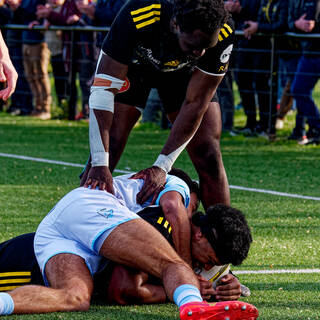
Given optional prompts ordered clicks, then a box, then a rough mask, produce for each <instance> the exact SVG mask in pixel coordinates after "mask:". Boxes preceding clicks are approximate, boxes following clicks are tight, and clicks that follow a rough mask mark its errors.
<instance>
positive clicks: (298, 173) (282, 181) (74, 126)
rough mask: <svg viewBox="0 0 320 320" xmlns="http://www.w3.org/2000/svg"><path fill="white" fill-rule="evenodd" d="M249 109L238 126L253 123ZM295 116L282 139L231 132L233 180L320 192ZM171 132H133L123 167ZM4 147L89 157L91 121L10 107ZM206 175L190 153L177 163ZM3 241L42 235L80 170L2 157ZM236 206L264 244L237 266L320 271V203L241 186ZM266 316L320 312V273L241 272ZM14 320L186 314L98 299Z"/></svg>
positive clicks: (4, 120)
mask: <svg viewBox="0 0 320 320" xmlns="http://www.w3.org/2000/svg"><path fill="white" fill-rule="evenodd" d="M243 121H244V119H243V117H242V115H241V113H239V112H238V113H237V115H236V118H235V122H236V123H235V124H236V126H237V125H241V124H242V125H243ZM293 121H294V117H293V116H291V117H289V120H288V121H287V122H286V127H285V129H284V130H283V131H280V132H279V135H278V140H277V141H275V142H273V143H270V142H269V141H267V140H264V139H263V138H245V137H243V136H236V137H231V136H229V135H228V134H224V135H223V136H222V140H221V149H222V154H223V159H224V164H225V167H226V170H227V174H228V178H229V183H230V185H233V186H243V187H250V188H257V189H268V190H274V191H278V192H286V193H291V194H299V195H305V196H313V197H320V180H319V177H320V147H319V146H305V147H303V146H299V145H297V144H296V143H295V142H291V141H290V142H289V141H287V140H286V136H288V135H289V133H290V130H291V128H292V126H293ZM168 133H169V131H162V130H160V129H159V128H157V127H155V126H150V125H140V126H137V127H136V128H135V129H134V131H133V132H132V134H131V136H130V139H129V142H128V145H127V148H126V150H125V153H124V155H123V157H122V159H121V161H120V163H119V166H118V168H119V169H124V170H132V171H137V170H140V169H142V168H144V167H148V166H150V164H152V163H153V161H154V160H155V159H156V156H157V154H158V152H159V151H160V150H161V147H162V146H163V143H164V141H165V140H166V137H167V135H168ZM0 153H6V154H9V153H10V154H17V155H24V156H29V157H35V158H45V159H51V160H60V161H65V162H72V163H79V164H80V163H85V161H86V159H87V156H88V154H89V147H88V124H87V123H86V122H69V121H62V120H51V121H41V120H33V119H31V118H28V117H13V116H8V115H7V114H5V113H0ZM176 166H177V167H181V168H182V169H184V170H186V171H187V172H189V173H190V174H191V176H192V177H193V178H197V176H196V174H195V171H194V169H193V167H192V165H191V163H190V161H189V159H188V156H187V155H186V153H185V152H184V153H183V154H182V155H181V156H180V157H179V159H178V161H177V163H176ZM0 168H1V170H0V172H1V174H0V241H4V240H6V239H8V238H11V237H14V236H17V235H19V234H21V233H25V232H32V231H34V230H35V229H36V227H37V225H38V223H39V222H40V221H41V219H42V218H43V217H44V216H45V215H46V213H47V212H48V211H49V210H50V209H51V208H52V206H53V205H54V204H55V203H56V201H57V200H58V199H59V198H60V197H62V196H63V195H64V194H65V193H67V192H68V191H70V190H71V189H72V188H75V187H77V186H78V183H79V180H78V174H79V173H80V171H81V169H80V168H75V167H69V166H64V165H56V164H49V163H39V162H34V161H26V160H18V159H13V158H5V157H2V156H0ZM231 201H232V205H233V206H235V207H238V208H239V209H241V210H243V211H244V212H245V213H246V216H247V219H248V221H249V224H250V226H251V228H252V233H253V238H254V242H253V244H252V248H251V251H250V254H249V257H248V259H247V260H246V261H245V262H244V264H243V265H242V266H241V267H237V268H233V270H234V271H244V270H255V271H261V270H268V271H275V270H279V269H289V270H294V269H320V250H319V239H320V201H315V200H306V199H299V198H290V197H283V196H280V195H270V194H265V193H256V192H249V191H241V190H235V189H231ZM239 279H240V280H241V282H242V283H244V284H246V285H248V286H249V287H250V289H251V292H252V295H251V297H249V298H245V299H244V300H245V301H247V302H249V303H253V304H255V305H256V306H257V307H258V309H259V311H260V317H259V319H264V320H287V319H292V320H298V319H299V320H300V319H301V320H307V319H310V320H311V319H312V320H316V319H320V274H319V273H317V274H316V273H312V274H305V273H302V274H291V273H284V274H277V273H274V274H241V275H239ZM10 318H11V319H23V320H24V319H25V320H29V319H50V320H51V319H79V320H80V319H81V320H82V319H89V320H90V319H108V320H113V319H114V320H120V319H132V320H135V319H139V320H140V319H141V320H162V319H172V320H173V319H178V312H177V308H176V307H175V306H174V305H173V304H165V305H150V306H129V307H117V306H100V305H95V306H92V307H91V309H90V311H89V312H88V313H54V314H48V315H23V316H11V317H10Z"/></svg>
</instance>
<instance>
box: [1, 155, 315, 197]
mask: <svg viewBox="0 0 320 320" xmlns="http://www.w3.org/2000/svg"><path fill="white" fill-rule="evenodd" d="M0 157H5V158H13V159H20V160H29V161H37V162H44V163H51V164H57V165H62V166H68V167H77V168H83V167H84V164H79V163H72V162H65V161H57V160H50V159H43V158H34V157H28V156H21V155H17V154H11V153H2V152H0ZM114 171H115V172H118V173H133V172H132V171H128V170H118V169H115V170H114ZM230 189H236V190H243V191H250V192H259V193H267V194H272V195H276V196H281V197H289V198H297V199H305V200H315V201H320V197H312V196H303V195H300V194H294V193H286V192H278V191H273V190H266V189H256V188H246V187H241V186H233V185H230Z"/></svg>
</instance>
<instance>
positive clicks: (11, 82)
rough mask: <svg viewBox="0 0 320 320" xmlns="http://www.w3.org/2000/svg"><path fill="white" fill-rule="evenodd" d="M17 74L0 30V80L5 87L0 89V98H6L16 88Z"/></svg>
mask: <svg viewBox="0 0 320 320" xmlns="http://www.w3.org/2000/svg"><path fill="white" fill-rule="evenodd" d="M17 80H18V74H17V72H16V69H15V68H14V66H13V64H12V62H11V59H10V56H9V51H8V48H7V46H6V44H5V42H4V40H3V37H2V34H1V31H0V82H6V83H7V85H6V87H5V88H4V89H3V90H1V91H0V99H2V100H7V99H8V98H9V97H10V96H11V95H12V93H13V92H14V90H15V88H16V83H17Z"/></svg>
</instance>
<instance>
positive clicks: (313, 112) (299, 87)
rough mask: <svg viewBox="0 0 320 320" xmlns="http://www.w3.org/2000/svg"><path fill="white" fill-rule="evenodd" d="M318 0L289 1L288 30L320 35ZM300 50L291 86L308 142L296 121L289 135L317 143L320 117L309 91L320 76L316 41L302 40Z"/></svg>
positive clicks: (319, 55)
mask: <svg viewBox="0 0 320 320" xmlns="http://www.w3.org/2000/svg"><path fill="white" fill-rule="evenodd" d="M319 14H320V0H289V19H288V20H289V27H290V29H291V31H294V32H302V33H307V34H308V33H319V31H320V26H319ZM301 46H302V50H303V54H302V57H301V58H300V60H299V63H298V68H297V72H296V76H295V78H294V81H293V83H292V94H293V97H294V98H295V99H296V103H297V110H298V115H299V116H300V117H305V118H306V119H307V123H308V125H309V130H308V132H307V139H305V138H303V135H304V133H303V128H301V127H300V126H299V124H300V123H298V122H296V127H295V128H294V130H293V133H292V135H295V136H296V137H297V140H298V142H300V144H311V143H315V144H319V143H320V114H319V110H318V108H317V106H316V104H315V102H314V100H313V98H312V91H313V89H314V87H315V85H316V83H317V81H318V79H319V77H320V49H319V39H318V38H316V39H301Z"/></svg>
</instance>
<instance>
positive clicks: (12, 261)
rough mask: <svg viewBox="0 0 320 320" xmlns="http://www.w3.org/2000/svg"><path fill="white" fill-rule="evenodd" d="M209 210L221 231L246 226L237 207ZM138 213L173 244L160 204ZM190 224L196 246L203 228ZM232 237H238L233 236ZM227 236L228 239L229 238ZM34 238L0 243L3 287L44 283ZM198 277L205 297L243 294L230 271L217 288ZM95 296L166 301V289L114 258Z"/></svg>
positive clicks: (129, 301)
mask: <svg viewBox="0 0 320 320" xmlns="http://www.w3.org/2000/svg"><path fill="white" fill-rule="evenodd" d="M210 210H211V211H210V212H211V215H213V213H214V214H221V216H220V217H219V220H218V221H216V224H219V233H223V232H224V230H225V228H226V221H227V224H228V228H230V226H229V225H230V221H233V222H234V223H233V225H234V226H237V225H240V227H242V228H245V229H246V228H247V225H246V224H245V223H243V222H241V219H242V215H241V214H240V215H238V211H237V210H235V209H232V208H229V207H224V206H221V205H220V206H216V207H212V208H211V209H210ZM138 214H139V216H141V217H142V218H143V219H144V220H145V221H147V222H148V223H150V224H151V225H153V226H154V227H155V228H156V229H157V230H158V231H159V232H160V233H161V234H162V235H163V236H164V237H165V238H166V239H167V240H168V241H169V243H170V244H171V245H172V244H173V241H172V232H171V226H170V224H168V221H167V220H166V218H165V216H164V214H163V211H162V209H161V207H159V206H156V207H155V206H153V207H147V208H145V209H143V210H142V211H140V212H139V213H138ZM198 215H200V213H197V214H196V215H195V216H194V218H193V220H194V221H195V220H196V219H197V218H198ZM239 219H240V220H239ZM191 228H192V242H191V247H197V242H198V241H199V232H201V230H199V229H198V228H197V227H196V226H195V225H194V224H193V223H192V222H191ZM231 230H232V228H231V229H230V231H231ZM229 237H230V235H229ZM247 237H248V239H249V238H250V236H249V235H247ZM200 239H201V237H200ZM232 239H234V240H235V241H237V240H238V239H237V238H234V237H232ZM232 239H230V240H229V241H231V240H232ZM224 240H225V241H224V243H225V242H226V241H227V239H224ZM33 242H34V233H28V234H24V235H21V236H18V237H16V238H13V239H10V240H8V241H6V242H4V243H2V244H0V278H1V280H2V282H1V284H0V291H9V290H12V289H14V288H15V287H19V286H22V285H26V284H41V285H43V284H44V282H43V279H42V275H41V272H40V268H39V266H38V263H37V260H36V257H35V254H34V249H33ZM248 245H249V242H247V243H246V246H245V247H244V248H240V251H242V252H243V253H242V254H243V255H245V254H246V252H247V246H248ZM217 246H218V247H221V244H219V243H218V244H217ZM221 250H222V249H220V251H221ZM194 251H195V257H193V260H194V263H193V266H199V265H200V263H199V261H197V260H196V258H197V256H196V252H197V250H196V249H194ZM227 255H228V254H227ZM230 259H231V258H230ZM230 259H228V258H227V259H226V260H227V261H230ZM199 280H200V287H201V294H202V298H203V299H206V300H208V299H211V298H215V299H216V300H236V299H238V298H239V296H240V283H239V281H238V280H237V278H235V277H234V276H233V275H232V274H228V275H227V276H225V277H223V278H222V279H221V280H220V282H221V283H220V285H218V287H217V289H216V291H215V290H214V289H213V288H212V283H211V282H209V281H206V280H205V279H203V278H202V279H201V278H200V279H199ZM94 297H95V300H99V301H101V302H103V303H118V304H123V305H124V304H132V303H135V304H138V303H161V302H165V301H166V295H165V292H164V289H163V287H162V285H161V283H160V282H159V280H158V279H156V278H154V277H151V276H149V275H148V274H146V273H144V272H139V271H138V270H134V269H129V268H127V267H124V266H121V265H117V264H113V263H111V262H110V263H108V264H106V266H105V267H104V268H102V270H101V271H100V272H98V273H97V274H95V275H94Z"/></svg>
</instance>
